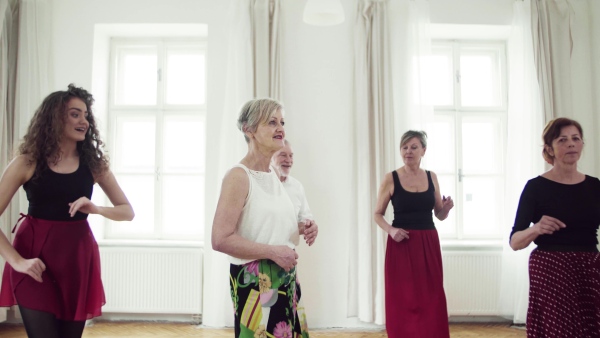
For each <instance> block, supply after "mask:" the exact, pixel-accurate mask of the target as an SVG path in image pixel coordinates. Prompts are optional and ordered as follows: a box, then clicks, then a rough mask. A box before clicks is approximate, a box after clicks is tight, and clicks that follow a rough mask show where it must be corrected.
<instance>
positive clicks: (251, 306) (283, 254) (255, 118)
mask: <svg viewBox="0 0 600 338" xmlns="http://www.w3.org/2000/svg"><path fill="white" fill-rule="evenodd" d="M237 123H238V128H239V129H240V130H241V131H242V132H243V133H244V137H245V139H246V142H247V143H248V153H247V154H246V156H245V157H244V158H243V159H242V160H241V161H240V163H239V164H238V165H236V166H234V167H233V168H232V169H231V170H230V171H229V172H228V173H227V174H226V175H225V177H224V179H223V184H222V187H221V195H220V197H219V203H218V205H217V210H216V212H215V218H214V220H213V230H212V246H213V249H214V250H217V251H220V252H223V253H225V254H227V255H228V256H229V258H230V262H231V266H230V278H229V280H230V286H231V297H232V300H233V305H234V311H235V337H242V338H245V337H252V338H254V337H267V335H269V336H275V337H292V336H296V334H301V335H302V336H303V337H308V332H306V325H303V323H301V322H300V320H299V318H298V314H297V311H296V307H297V301H298V297H299V294H298V292H297V287H296V264H297V259H298V254H297V253H296V252H295V251H294V248H295V246H296V245H298V241H299V236H300V235H304V236H305V238H306V237H308V238H310V237H311V236H316V233H306V234H304V233H302V234H301V233H300V227H299V224H298V223H297V222H296V214H295V209H294V205H293V203H292V201H291V200H290V198H289V197H288V195H287V193H286V191H285V188H284V187H283V185H282V184H281V182H280V181H279V177H278V176H277V174H276V172H275V170H274V168H273V167H271V166H270V162H271V157H272V156H273V154H274V153H275V152H276V151H278V150H279V149H280V148H282V147H283V146H284V138H285V129H284V127H283V126H284V124H285V123H284V118H283V107H282V105H281V104H280V103H279V102H277V101H275V100H272V99H256V100H251V101H249V102H247V103H246V104H245V105H244V107H242V110H241V112H240V115H239V118H238V122H237ZM292 334H293V335H292Z"/></svg>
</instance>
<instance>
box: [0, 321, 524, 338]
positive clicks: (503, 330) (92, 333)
mask: <svg viewBox="0 0 600 338" xmlns="http://www.w3.org/2000/svg"><path fill="white" fill-rule="evenodd" d="M310 336H311V337H312V338H321V337H327V338H387V335H386V334H385V331H379V330H378V331H374V330H370V331H361V332H359V331H352V330H349V329H327V330H311V331H310ZM450 336H451V337H452V338H474V337H478V338H480V337H485V338H513V337H515V338H516V337H519V338H523V337H525V336H526V334H525V330H523V329H515V328H511V327H510V326H509V325H508V324H450ZM0 337H2V338H26V337H27V336H26V334H25V329H24V328H23V326H22V325H18V324H5V323H2V324H0ZM83 337H84V338H88V337H90V338H91V337H103V338H113V337H115V338H116V337H120V338H122V337H130V338H140V337H200V338H219V337H229V338H231V337H233V330H231V329H208V328H201V327H198V326H197V325H191V324H181V323H154V322H97V323H94V324H93V325H92V326H88V327H86V328H85V331H84V333H83Z"/></svg>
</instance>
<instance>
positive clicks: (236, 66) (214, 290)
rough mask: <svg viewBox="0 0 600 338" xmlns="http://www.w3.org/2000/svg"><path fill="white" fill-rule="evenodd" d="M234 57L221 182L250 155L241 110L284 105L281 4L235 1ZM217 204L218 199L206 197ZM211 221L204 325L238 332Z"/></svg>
mask: <svg viewBox="0 0 600 338" xmlns="http://www.w3.org/2000/svg"><path fill="white" fill-rule="evenodd" d="M229 20H230V24H229V27H230V31H229V51H228V60H227V74H226V76H227V79H226V91H225V93H226V94H225V104H224V111H223V114H222V115H221V116H222V117H221V126H220V137H219V143H218V144H216V145H215V146H216V147H218V149H219V156H218V163H217V165H216V172H217V174H216V177H218V180H219V187H220V181H221V180H222V178H223V176H224V175H225V173H226V172H227V171H228V170H229V169H230V168H231V167H232V166H233V165H234V164H236V163H238V162H239V161H240V160H241V159H242V158H243V157H244V155H245V154H246V151H247V149H248V148H247V145H246V142H245V141H244V137H243V135H242V134H241V132H240V131H239V130H238V129H237V126H236V121H237V117H238V113H239V109H240V108H241V107H242V105H243V104H244V103H245V102H246V101H248V100H250V99H252V98H255V97H267V96H268V97H272V98H275V99H281V97H280V95H281V89H280V86H281V81H280V72H279V69H280V64H279V54H280V49H279V35H280V31H279V0H233V1H231V2H230V8H229ZM206 198H207V200H215V206H216V199H218V194H217V195H214V196H207V197H206ZM211 234H212V219H211V220H210V222H207V224H206V228H205V236H204V238H206V244H205V247H204V286H203V289H204V292H203V295H204V299H203V311H202V312H203V318H202V322H203V324H204V325H206V326H209V327H225V326H233V305H232V303H231V296H230V293H229V278H228V276H229V262H228V260H227V256H225V255H224V254H222V253H220V252H216V251H214V250H212V247H211V246H210V238H211Z"/></svg>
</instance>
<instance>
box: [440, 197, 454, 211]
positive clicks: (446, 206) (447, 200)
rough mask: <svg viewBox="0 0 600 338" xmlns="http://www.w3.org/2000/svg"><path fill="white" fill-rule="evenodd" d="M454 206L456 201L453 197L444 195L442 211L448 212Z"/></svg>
mask: <svg viewBox="0 0 600 338" xmlns="http://www.w3.org/2000/svg"><path fill="white" fill-rule="evenodd" d="M452 208H454V201H453V200H452V197H450V196H448V197H446V196H442V211H443V212H445V213H446V214H447V213H449V212H450V209H452Z"/></svg>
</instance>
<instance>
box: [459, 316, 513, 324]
mask: <svg viewBox="0 0 600 338" xmlns="http://www.w3.org/2000/svg"><path fill="white" fill-rule="evenodd" d="M448 321H449V322H450V323H506V324H512V320H510V319H506V318H504V317H500V316H450V317H449V318H448Z"/></svg>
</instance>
